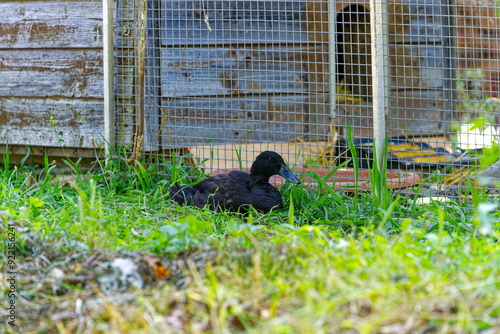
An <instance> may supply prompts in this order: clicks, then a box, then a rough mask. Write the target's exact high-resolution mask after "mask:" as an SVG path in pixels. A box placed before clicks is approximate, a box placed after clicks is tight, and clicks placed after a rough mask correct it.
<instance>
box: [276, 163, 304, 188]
mask: <svg viewBox="0 0 500 334" xmlns="http://www.w3.org/2000/svg"><path fill="white" fill-rule="evenodd" d="M278 175H281V176H283V177H284V178H285V179H287V180H288V181H290V182H292V183H297V184H300V180H299V179H297V177H296V176H295V175H293V174H292V172H291V171H290V170H289V169H288V167H287V166H285V165H281V167H280V170H279V171H278Z"/></svg>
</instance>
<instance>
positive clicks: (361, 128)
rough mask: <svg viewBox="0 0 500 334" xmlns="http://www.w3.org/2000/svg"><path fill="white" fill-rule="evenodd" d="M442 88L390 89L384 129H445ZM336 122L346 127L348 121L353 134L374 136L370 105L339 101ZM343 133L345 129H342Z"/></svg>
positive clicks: (412, 132) (391, 131)
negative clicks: (433, 89)
mask: <svg viewBox="0 0 500 334" xmlns="http://www.w3.org/2000/svg"><path fill="white" fill-rule="evenodd" d="M443 96H444V94H443V92H442V91H400V92H397V91H393V92H391V96H390V101H391V104H390V109H389V115H387V116H386V131H387V133H388V134H389V135H391V136H392V135H401V134H403V131H406V133H407V134H408V135H410V136H411V135H417V134H419V135H421V134H436V133H440V132H444V131H449V129H446V126H447V121H448V119H449V115H447V114H448V113H452V112H453V111H452V110H447V109H445V107H444V103H443V100H444V98H443ZM338 110H339V112H338V122H337V124H338V125H339V126H340V127H341V128H343V129H347V123H349V124H350V125H351V127H352V130H353V136H354V137H358V138H359V137H363V138H372V137H373V106H371V105H362V104H360V105H342V106H341V107H340V108H339V109H338ZM345 133H347V132H346V131H345Z"/></svg>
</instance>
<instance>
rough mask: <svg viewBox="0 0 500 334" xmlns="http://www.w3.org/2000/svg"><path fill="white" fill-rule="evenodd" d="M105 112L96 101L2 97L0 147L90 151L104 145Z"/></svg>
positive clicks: (100, 102) (0, 103) (0, 104)
mask: <svg viewBox="0 0 500 334" xmlns="http://www.w3.org/2000/svg"><path fill="white" fill-rule="evenodd" d="M103 108H104V104H103V101H102V100H94V99H90V100H85V99H66V98H50V99H40V98H15V97H9V98H3V97H0V143H7V141H8V143H9V144H12V145H16V144H17V145H34V146H55V147H59V146H64V147H90V148H91V147H93V144H92V140H94V141H95V145H99V143H101V142H103V140H102V136H103V135H104V128H103V118H104V116H103V112H102V110H103ZM50 117H53V120H54V121H55V125H52V124H51V123H50ZM60 139H62V141H60Z"/></svg>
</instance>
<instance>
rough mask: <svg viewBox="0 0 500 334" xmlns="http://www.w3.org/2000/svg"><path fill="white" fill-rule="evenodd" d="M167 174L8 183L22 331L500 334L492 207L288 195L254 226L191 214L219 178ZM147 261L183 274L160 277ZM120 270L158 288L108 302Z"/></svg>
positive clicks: (1, 190) (115, 170)
mask: <svg viewBox="0 0 500 334" xmlns="http://www.w3.org/2000/svg"><path fill="white" fill-rule="evenodd" d="M165 165H166V166H165V168H157V167H155V166H154V165H152V166H148V167H144V165H141V164H138V163H136V164H132V165H126V164H124V163H122V162H118V161H112V162H111V163H110V164H109V165H108V166H106V167H105V166H103V165H101V166H97V167H98V168H97V169H95V171H94V172H92V173H82V172H80V171H79V169H78V168H76V166H75V165H72V166H73V168H72V169H74V171H75V172H78V177H75V178H73V179H72V180H69V181H65V180H62V179H61V178H60V177H58V176H56V175H55V174H54V171H55V169H54V167H53V166H51V165H50V164H49V163H48V161H46V165H45V166H44V168H42V169H33V168H31V167H28V166H23V168H22V169H21V168H20V167H18V168H17V169H12V168H10V169H2V172H1V175H0V203H1V208H0V209H1V210H2V211H3V212H8V216H9V217H10V219H11V220H12V222H14V224H16V225H17V227H18V233H17V241H16V247H17V259H16V261H17V264H18V266H19V268H20V269H19V270H20V272H22V273H23V277H24V278H23V281H22V284H21V281H19V282H20V283H19V285H18V289H19V291H20V295H19V301H18V302H19V305H20V307H19V318H18V320H20V321H21V322H20V325H21V326H22V328H23V330H21V331H22V332H25V331H27V330H28V329H31V330H33V331H34V332H75V331H78V328H80V330H85V331H87V332H90V333H92V332H96V333H98V332H101V333H103V332H106V333H108V332H116V333H128V332H151V333H166V332H172V333H182V332H187V333H192V332H213V333H234V332H250V333H424V332H425V333H479V332H480V331H481V330H485V331H487V330H489V331H490V332H485V333H496V332H499V331H500V269H499V268H500V256H499V254H500V244H499V243H498V240H499V228H500V224H499V221H500V215H499V212H498V208H497V207H496V206H495V207H492V206H491V204H486V203H483V201H482V200H481V198H482V197H481V196H482V194H480V193H475V194H474V196H475V199H474V203H476V202H477V203H476V204H477V211H476V212H475V213H473V214H472V215H470V216H469V215H468V208H466V207H463V206H461V205H460V204H458V203H456V204H449V205H447V207H446V208H444V207H441V206H440V203H434V204H432V205H430V206H421V205H417V204H415V201H412V200H409V199H404V198H401V199H399V201H398V202H397V203H396V202H395V201H392V203H396V204H394V205H392V206H390V207H387V206H384V205H385V204H384V203H380V202H377V201H378V200H377V198H374V197H373V196H371V194H365V193H362V192H361V191H360V192H359V196H358V197H357V198H352V197H348V196H346V195H345V194H342V193H338V192H335V191H333V189H332V188H328V187H326V189H325V190H321V189H307V188H304V186H303V185H301V186H295V185H291V184H286V185H285V186H284V187H282V188H281V189H280V191H281V192H282V196H283V199H284V202H285V203H284V204H285V208H284V209H282V210H278V211H275V212H272V213H270V214H267V215H261V214H259V213H257V212H253V213H251V215H249V216H248V217H243V216H238V215H235V214H230V213H226V212H221V213H217V214H214V213H212V212H210V211H208V210H202V209H197V208H185V207H179V206H177V205H175V204H174V203H172V202H171V201H170V200H169V196H168V188H169V187H170V186H171V185H172V184H173V183H174V182H180V183H182V184H189V183H193V182H196V181H198V180H200V179H201V178H203V177H204V175H203V173H202V172H201V171H199V170H197V169H193V168H188V167H186V166H184V165H183V163H182V159H181V158H179V157H177V160H176V162H175V164H174V165H171V164H168V163H165ZM315 178H316V179H318V180H320V178H319V177H318V176H315ZM393 200H394V198H393ZM387 203H388V202H386V204H387ZM488 205H489V206H488ZM389 211H390V214H387V212H389ZM469 217H470V218H469ZM6 222H7V220H3V223H2V224H0V225H1V227H0V228H1V233H2V247H3V249H6V248H7V243H8V239H7V225H6ZM144 254H149V255H151V256H154V257H158V258H160V259H161V260H162V263H163V265H164V266H165V267H166V268H168V269H169V270H171V271H172V275H170V276H167V277H166V278H163V279H157V278H155V277H154V275H153V274H152V272H151V268H149V267H148V266H147V264H145V262H144V261H143V260H141V259H142V255H144ZM97 255H98V256H97ZM1 256H2V257H1V262H0V263H1V264H2V271H1V272H2V273H5V272H6V270H5V268H6V266H7V263H8V260H7V257H6V254H5V252H2V255H1ZM93 257H95V258H96V260H95V261H94V262H92V261H91V262H90V263H92V265H87V264H86V263H87V262H88V261H89V259H92V258H93ZM116 257H126V258H127V257H130V258H133V259H134V261H135V262H136V263H137V264H138V265H139V273H140V274H141V276H143V278H144V286H143V287H142V288H140V289H139V288H133V287H130V286H129V287H128V288H127V287H126V286H125V287H122V289H118V290H116V291H115V292H114V293H112V294H111V295H104V294H103V293H102V291H101V285H100V283H99V277H100V276H102V275H103V273H105V272H109V269H106V268H108V267H107V264H109V262H111V261H112V260H113V259H114V258H116ZM200 259H201V260H200ZM180 263H181V264H182V265H180ZM98 264H99V265H98ZM56 268H57V269H60V270H61V271H62V272H63V274H64V275H63V278H62V279H60V281H57V282H56V281H55V279H54V278H53V277H54V274H53V273H54V270H55V269H56ZM82 277H83V278H82ZM0 286H1V287H2V293H1V297H0V300H7V297H6V291H7V283H6V280H5V279H2V280H1V283H0ZM82 303H83V304H82ZM77 304H78V305H84V307H83V308H82V307H80V309H78V311H77V306H75V305H77ZM1 312H2V313H1V314H2V319H4V318H5V317H4V315H5V312H6V311H5V308H4V307H3V305H2V311H1ZM62 312H70V313H71V312H72V313H71V314H70V315H66V316H61V314H63V315H64V313H62ZM51 317H52V318H51ZM2 321H3V320H2ZM2 325H3V324H2ZM79 326H80V327H79ZM5 328H7V330H9V331H12V332H13V329H12V328H11V327H10V326H7V325H6V327H5Z"/></svg>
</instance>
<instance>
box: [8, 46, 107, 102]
mask: <svg viewBox="0 0 500 334" xmlns="http://www.w3.org/2000/svg"><path fill="white" fill-rule="evenodd" d="M103 94H104V91H103V63H102V51H94V50H78V51H69V50H0V96H17V97H45V96H65V97H94V98H102V97H103Z"/></svg>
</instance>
